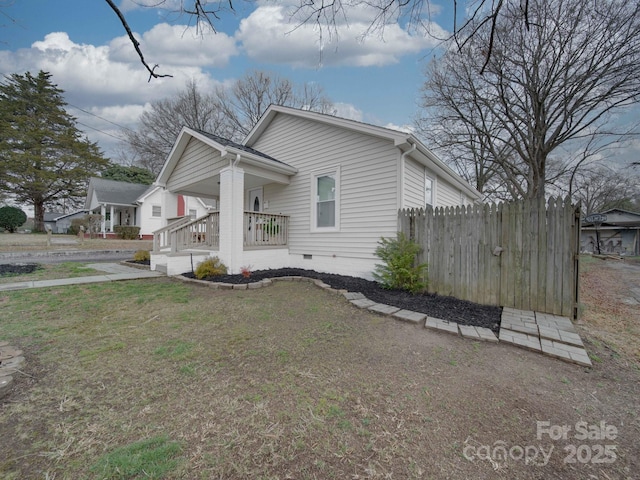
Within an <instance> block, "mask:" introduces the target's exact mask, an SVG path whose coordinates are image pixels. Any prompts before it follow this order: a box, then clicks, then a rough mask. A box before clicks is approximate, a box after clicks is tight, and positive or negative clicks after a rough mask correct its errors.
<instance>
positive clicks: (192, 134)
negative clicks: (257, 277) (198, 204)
mask: <svg viewBox="0 0 640 480" xmlns="http://www.w3.org/2000/svg"><path fill="white" fill-rule="evenodd" d="M295 173H296V169H295V168H293V167H291V166H289V165H286V164H284V163H282V162H279V161H277V160H275V159H273V158H271V157H268V156H265V155H263V154H261V153H260V152H257V151H255V150H252V149H248V148H246V147H244V146H242V145H239V144H236V143H234V142H230V141H228V140H225V139H222V138H220V137H217V136H214V135H210V134H206V133H204V132H199V131H195V130H191V129H188V128H184V129H183V130H182V132H181V133H180V136H179V137H178V140H177V141H176V144H175V145H174V148H173V150H172V152H171V154H170V155H169V157H168V159H167V162H166V163H165V165H164V167H163V170H162V171H161V173H160V175H159V177H158V181H157V184H159V185H160V186H162V187H164V188H165V189H166V190H167V191H168V192H170V193H173V194H176V195H177V194H182V195H190V196H195V197H201V198H211V199H215V200H217V204H218V206H219V208H218V211H215V212H210V213H208V214H207V215H204V216H202V217H200V218H197V219H195V220H193V219H191V218H186V217H185V218H180V219H177V220H174V221H172V222H170V223H167V225H166V226H164V227H163V228H161V229H158V230H156V231H155V232H154V246H153V252H152V253H151V268H152V269H158V270H165V271H166V273H167V274H168V275H175V274H179V273H184V272H185V271H190V270H191V269H192V268H193V267H195V266H196V265H197V263H199V262H200V261H202V260H203V259H204V258H205V257H207V256H217V257H219V258H220V260H221V261H222V262H223V263H224V264H225V265H226V266H227V268H228V270H229V273H240V271H241V269H242V268H250V269H264V268H278V267H284V266H288V261H289V260H288V259H289V250H288V242H289V228H290V221H289V216H288V215H285V214H283V213H281V212H278V213H271V212H267V211H265V210H266V209H267V208H268V202H267V201H265V198H264V191H265V188H268V187H269V186H274V185H279V186H282V185H288V184H289V179H290V177H291V176H292V175H294V174H295Z"/></svg>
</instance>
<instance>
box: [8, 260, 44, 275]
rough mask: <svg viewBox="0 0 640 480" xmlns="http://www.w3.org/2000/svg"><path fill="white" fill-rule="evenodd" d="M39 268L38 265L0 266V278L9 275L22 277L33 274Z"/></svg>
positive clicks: (9, 264)
mask: <svg viewBox="0 0 640 480" xmlns="http://www.w3.org/2000/svg"><path fill="white" fill-rule="evenodd" d="M39 268H41V266H40V264H39V263H5V264H0V277H5V276H6V277H8V276H9V275H24V274H27V273H33V272H35V271H36V270H38V269H39Z"/></svg>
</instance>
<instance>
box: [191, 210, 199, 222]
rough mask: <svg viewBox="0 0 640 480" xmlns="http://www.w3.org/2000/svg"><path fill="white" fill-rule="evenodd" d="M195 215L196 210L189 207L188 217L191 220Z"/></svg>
mask: <svg viewBox="0 0 640 480" xmlns="http://www.w3.org/2000/svg"><path fill="white" fill-rule="evenodd" d="M197 215H198V211H197V210H196V209H195V208H190V209H189V217H190V218H191V220H195V219H196V216H197Z"/></svg>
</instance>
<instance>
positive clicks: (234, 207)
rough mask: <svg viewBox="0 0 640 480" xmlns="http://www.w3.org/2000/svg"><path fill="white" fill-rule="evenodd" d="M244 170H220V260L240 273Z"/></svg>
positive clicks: (242, 237)
mask: <svg viewBox="0 0 640 480" xmlns="http://www.w3.org/2000/svg"><path fill="white" fill-rule="evenodd" d="M243 226H244V170H242V169H241V168H238V167H234V166H229V167H225V168H223V169H222V170H220V260H222V262H223V263H224V264H225V265H226V266H227V268H228V269H229V273H240V267H241V266H242V257H243V251H244V231H243V229H244V227H243Z"/></svg>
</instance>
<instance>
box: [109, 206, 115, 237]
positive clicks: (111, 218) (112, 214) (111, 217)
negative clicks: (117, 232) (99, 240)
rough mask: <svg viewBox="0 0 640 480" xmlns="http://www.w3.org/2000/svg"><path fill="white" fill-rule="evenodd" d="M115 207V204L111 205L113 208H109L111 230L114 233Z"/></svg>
mask: <svg viewBox="0 0 640 480" xmlns="http://www.w3.org/2000/svg"><path fill="white" fill-rule="evenodd" d="M114 213H115V212H114V209H113V205H111V208H110V210H109V231H110V232H111V233H113V217H114Z"/></svg>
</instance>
